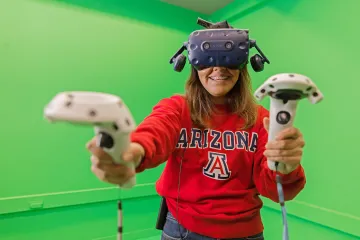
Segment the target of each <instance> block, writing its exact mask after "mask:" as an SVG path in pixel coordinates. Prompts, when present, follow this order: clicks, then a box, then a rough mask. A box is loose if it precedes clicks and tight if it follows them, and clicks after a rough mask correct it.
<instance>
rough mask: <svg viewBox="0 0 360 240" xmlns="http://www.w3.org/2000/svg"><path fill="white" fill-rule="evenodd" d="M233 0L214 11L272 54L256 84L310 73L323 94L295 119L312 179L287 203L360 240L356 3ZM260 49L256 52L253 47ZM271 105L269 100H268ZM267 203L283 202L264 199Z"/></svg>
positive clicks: (292, 210) (359, 6)
mask: <svg viewBox="0 0 360 240" xmlns="http://www.w3.org/2000/svg"><path fill="white" fill-rule="evenodd" d="M244 2H247V3H239V1H235V2H234V3H233V4H230V5H229V6H227V7H226V8H224V9H222V10H221V11H218V12H217V13H216V14H214V15H213V16H212V18H213V20H220V19H227V20H229V22H230V23H232V24H233V25H235V26H236V27H240V28H249V29H250V36H251V38H254V39H256V40H257V43H258V44H259V46H260V47H261V49H262V50H263V51H264V53H265V54H266V56H267V57H268V58H269V59H270V62H271V64H270V65H267V66H265V69H266V71H264V72H262V73H260V74H253V73H252V78H253V85H254V89H255V88H256V87H258V86H259V85H260V84H262V83H263V81H264V80H265V79H267V78H268V77H270V76H271V75H273V74H277V73H281V72H295V73H301V74H305V75H307V76H309V77H310V78H311V79H312V80H313V82H314V83H315V84H316V85H317V86H318V87H319V89H320V90H321V91H322V93H323V94H324V100H323V101H322V102H321V103H319V104H318V105H312V104H311V103H310V102H309V101H307V100H303V101H301V102H300V103H299V107H298V112H297V116H296V121H295V124H296V126H297V127H298V128H300V129H301V131H302V132H303V134H304V138H305V141H306V146H305V149H304V157H303V166H304V167H305V170H306V176H307V184H306V188H305V189H304V191H303V192H302V193H301V194H300V195H299V196H298V197H297V198H296V199H295V200H294V201H291V202H289V203H288V204H287V206H288V211H289V213H290V214H294V215H296V216H299V217H303V218H305V219H308V220H311V221H314V222H317V223H319V224H323V225H326V226H330V227H334V228H336V229H339V230H342V231H345V232H348V233H352V234H354V235H356V236H359V237H360V229H359V226H360V205H359V202H360V192H359V186H358V183H359V180H357V176H358V171H359V167H360V163H359V157H358V152H357V150H358V141H357V138H358V136H359V133H360V127H359V119H358V118H359V116H360V107H359V106H358V104H357V103H358V94H357V93H356V91H357V89H358V88H359V82H358V81H357V77H356V75H357V72H356V71H357V68H358V61H357V56H358V54H359V53H360V47H359V43H358V40H359V34H358V31H357V29H358V24H359V22H360V15H358V10H359V9H360V2H359V1H356V0H344V1H340V2H339V1H325V0H316V1H312V0H298V1H295V0H293V1H286V0H285V1H284V0H270V1H244ZM254 53H255V51H254ZM263 103H264V104H265V105H266V106H269V104H268V103H269V100H268V99H267V100H266V101H264V102H263ZM264 202H265V205H266V206H269V207H273V208H275V209H278V208H279V207H278V205H277V204H274V203H272V202H271V201H269V200H267V199H264Z"/></svg>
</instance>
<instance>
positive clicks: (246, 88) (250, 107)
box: [185, 66, 257, 129]
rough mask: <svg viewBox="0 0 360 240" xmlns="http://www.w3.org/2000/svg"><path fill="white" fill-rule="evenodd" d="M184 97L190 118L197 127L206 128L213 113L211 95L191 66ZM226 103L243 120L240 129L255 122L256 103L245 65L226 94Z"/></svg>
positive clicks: (248, 126)
mask: <svg viewBox="0 0 360 240" xmlns="http://www.w3.org/2000/svg"><path fill="white" fill-rule="evenodd" d="M185 97H186V101H187V104H188V106H189V108H190V114H191V119H192V121H193V123H194V124H195V125H196V126H198V127H199V128H207V127H211V126H209V124H208V122H209V120H210V119H211V116H212V115H213V114H214V109H215V108H214V107H215V106H214V103H213V102H212V101H211V95H210V94H209V93H208V92H207V90H206V89H205V88H204V87H203V85H202V84H201V82H200V79H199V76H198V73H197V70H196V69H195V68H194V67H193V66H191V73H190V76H189V78H188V80H187V82H186V85H185ZM226 104H227V107H228V109H229V110H230V111H231V113H233V114H236V115H238V116H239V117H240V118H242V119H243V120H244V124H243V126H242V127H241V129H248V128H250V127H252V126H253V125H254V124H255V122H256V117H257V104H256V101H255V98H254V96H253V95H252V87H251V80H250V76H249V73H248V71H247V67H246V66H245V67H244V68H242V69H241V70H240V74H239V79H238V81H237V82H236V84H235V85H234V87H233V88H232V89H231V90H230V91H229V92H228V93H227V95H226Z"/></svg>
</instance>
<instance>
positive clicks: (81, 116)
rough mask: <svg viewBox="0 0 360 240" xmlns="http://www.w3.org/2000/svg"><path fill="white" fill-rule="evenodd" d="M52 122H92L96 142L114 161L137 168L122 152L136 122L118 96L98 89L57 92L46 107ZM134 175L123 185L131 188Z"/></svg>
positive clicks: (48, 117) (45, 112) (83, 123)
mask: <svg viewBox="0 0 360 240" xmlns="http://www.w3.org/2000/svg"><path fill="white" fill-rule="evenodd" d="M44 115H45V118H46V119H48V120H49V121H50V122H68V123H71V124H81V125H91V126H93V127H94V131H95V134H96V136H97V141H96V144H97V146H98V147H101V148H102V149H103V150H104V151H105V152H107V153H108V154H109V155H110V156H111V157H112V158H113V160H114V162H115V163H118V164H124V165H127V166H128V167H130V168H132V169H134V168H135V166H134V165H133V164H129V163H125V162H124V161H122V159H121V154H122V152H123V151H124V150H126V149H127V147H128V145H129V143H130V139H129V135H130V133H131V132H132V131H133V130H134V129H135V127H136V124H135V121H134V119H133V117H132V115H131V113H130V111H129V109H128V108H127V106H126V105H125V103H124V102H123V101H122V99H120V98H119V97H117V96H114V95H111V94H107V93H98V92H83V91H74V92H61V93H59V94H57V95H56V96H55V97H54V98H53V99H52V100H51V101H50V103H49V104H48V105H47V106H46V107H45V110H44ZM135 184H136V178H135V176H134V177H132V178H131V179H129V181H127V182H126V183H124V184H123V185H121V186H120V187H121V188H132V187H133V186H134V185H135Z"/></svg>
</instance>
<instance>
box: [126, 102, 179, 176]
mask: <svg viewBox="0 0 360 240" xmlns="http://www.w3.org/2000/svg"><path fill="white" fill-rule="evenodd" d="M183 104H184V100H183V97H182V96H172V97H170V98H165V99H163V100H161V101H160V102H159V103H158V104H157V105H155V107H154V108H153V109H152V112H151V113H150V115H149V116H147V117H146V118H145V119H144V120H143V121H142V122H141V123H140V124H139V125H138V127H137V128H136V130H135V131H134V132H132V134H131V136H130V140H131V141H132V142H136V143H139V144H140V145H141V146H142V147H143V148H144V150H145V156H144V158H143V159H142V162H141V163H140V164H139V166H138V167H137V168H136V172H137V173H140V172H142V171H144V170H145V169H149V168H155V167H157V166H158V165H160V164H162V163H163V162H165V161H166V160H167V158H168V157H169V155H170V154H171V153H172V151H173V150H174V149H175V146H176V143H177V141H178V138H179V134H180V128H181V116H182V109H183V106H182V105H183Z"/></svg>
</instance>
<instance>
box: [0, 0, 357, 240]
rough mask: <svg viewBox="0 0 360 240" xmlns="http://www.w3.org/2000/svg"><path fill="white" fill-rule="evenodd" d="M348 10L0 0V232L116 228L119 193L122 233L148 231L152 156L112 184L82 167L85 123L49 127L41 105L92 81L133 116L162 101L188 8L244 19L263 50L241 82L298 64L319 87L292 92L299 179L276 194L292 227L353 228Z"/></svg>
mask: <svg viewBox="0 0 360 240" xmlns="http://www.w3.org/2000/svg"><path fill="white" fill-rule="evenodd" d="M358 8H359V3H357V2H356V1H355V0H354V1H350V0H345V1H342V2H341V4H339V3H337V2H335V1H334V2H328V1H324V0H319V1H316V3H314V2H313V1H310V0H299V1H294V0H293V1H280V0H277V1H276V0H273V1H234V3H232V4H231V5H229V6H228V7H226V8H224V9H222V10H220V11H218V12H216V13H215V14H213V15H212V16H208V17H207V16H203V15H201V14H198V13H194V12H191V11H188V10H185V9H181V8H176V7H174V6H171V5H167V4H164V3H162V2H161V1H140V0H133V1H130V0H126V1H124V0H123V1H121V3H120V2H119V1H115V0H111V1H105V2H104V1H100V0H64V1H52V0H50V1H45V0H12V1H1V2H0V64H1V65H0V66H1V67H0V81H1V88H0V100H1V107H2V114H1V123H2V124H1V125H0V133H1V136H2V138H1V140H0V146H1V148H0V153H1V156H2V158H1V160H0V239H4V240H13V239H24V236H26V237H25V238H26V239H30V240H32V239H93V240H95V239H97V240H99V239H102V240H103V239H115V230H116V200H117V199H119V198H122V199H125V200H124V209H126V211H125V213H124V214H125V220H124V221H125V222H124V232H125V238H126V239H138V238H146V237H148V236H151V235H156V237H155V238H158V234H159V232H158V231H155V230H154V225H155V219H156V214H157V210H158V204H159V198H158V197H157V196H156V194H155V190H154V182H155V181H156V179H157V178H158V176H159V174H160V173H161V170H162V166H161V167H159V168H157V169H152V170H149V171H146V172H144V173H142V174H140V175H138V186H137V187H135V188H134V189H132V190H130V191H120V190H119V189H118V188H116V187H114V186H112V185H109V184H106V183H102V182H100V181H98V180H97V179H96V178H95V177H94V176H93V174H92V173H91V171H90V161H89V157H90V156H89V154H88V152H87V151H86V149H85V143H86V142H87V141H88V140H89V139H90V138H91V137H92V136H93V130H92V128H91V127H79V126H72V125H67V124H56V125H54V124H50V123H47V122H46V121H45V120H44V118H43V116H42V113H43V108H44V106H45V105H46V104H47V103H48V101H50V99H51V98H52V97H53V96H54V95H55V94H56V93H58V92H60V91H68V90H85V91H101V92H108V93H113V94H116V95H118V96H120V97H121V98H122V99H123V100H124V101H125V103H126V104H127V105H128V107H129V108H130V109H131V111H132V113H133V115H134V118H135V121H136V122H137V123H140V122H141V120H142V119H143V118H144V117H145V116H146V115H147V114H148V113H150V111H151V108H152V107H153V106H154V105H155V104H156V103H157V102H158V101H159V100H160V99H161V98H163V97H168V96H170V95H172V94H174V93H179V92H183V85H184V82H185V80H186V77H187V74H188V70H187V69H188V68H185V69H186V70H184V71H183V72H182V73H176V72H174V71H173V70H172V66H171V65H170V64H169V63H168V60H169V59H170V57H171V56H172V55H173V54H174V53H175V51H176V50H177V49H178V48H179V47H180V46H181V44H182V43H183V42H184V41H185V40H186V38H187V35H188V33H189V32H190V31H192V30H194V29H197V28H198V27H199V26H197V25H196V18H197V17H199V16H200V17H204V18H208V19H211V20H213V21H218V20H224V19H227V20H229V22H230V23H231V24H232V25H234V26H236V27H243V28H249V29H250V33H251V37H252V38H254V39H256V40H257V42H258V44H259V46H260V47H261V48H262V50H264V52H265V54H266V55H267V56H268V57H269V59H270V61H271V65H267V66H266V68H265V71H264V72H262V73H257V74H255V73H251V75H252V77H253V85H254V89H255V88H256V87H257V86H259V85H260V84H261V83H262V82H263V81H264V80H265V79H266V78H267V77H269V76H271V75H272V74H276V73H279V72H299V73H303V74H306V75H308V76H309V77H310V78H311V79H312V80H313V81H314V82H315V83H316V84H317V85H318V86H319V88H320V90H321V91H322V92H323V93H324V95H325V98H324V101H323V102H322V103H320V104H318V105H311V104H310V103H309V102H306V100H304V101H302V102H301V103H299V110H298V116H297V119H296V125H297V126H298V127H299V128H301V130H302V132H303V133H304V136H305V140H306V148H305V153H304V161H303V165H304V167H305V169H306V174H307V178H308V183H307V186H306V189H305V190H304V191H303V192H302V193H301V194H300V195H299V196H298V197H297V198H296V199H295V200H294V201H292V202H289V203H287V206H288V212H289V213H290V216H289V218H290V220H289V221H290V230H291V234H292V235H291V237H292V239H295V240H296V239H304V238H310V237H312V236H317V237H318V238H319V239H321V238H323V239H331V240H332V239H333V240H348V239H349V240H350V239H358V238H357V237H356V236H358V237H359V236H360V232H359V230H358V228H356V227H357V226H359V224H360V208H359V204H358V202H359V201H360V195H359V193H358V189H359V188H358V186H357V182H356V178H355V176H356V171H357V166H358V163H357V162H358V157H357V155H356V147H357V145H356V144H357V142H356V139H355V137H356V136H358V134H359V132H360V131H359V130H358V129H359V127H358V126H357V123H358V120H357V116H358V115H359V110H357V109H358V108H357V107H356V99H355V97H356V93H355V89H356V87H357V82H356V74H355V72H353V71H352V69H356V66H355V64H357V62H356V59H355V57H356V54H355V52H354V51H357V52H359V48H358V47H357V45H356V42H355V41H356V39H357V34H356V32H355V31H354V29H356V27H357V23H358V22H360V17H358V16H357V15H356V9H358ZM347 44H349V45H347ZM350 44H352V45H353V46H352V47H350ZM251 53H255V52H254V51H252V52H251ZM160 87H161V88H162V89H161V88H160ZM268 103H269V101H268V99H266V100H265V101H264V102H263V103H262V104H264V105H265V106H268ZM349 115H351V117H348V116H349ZM347 117H348V118H347ZM346 126H349V127H350V126H351V127H350V129H349V127H348V128H345V127H346ZM344 129H346V130H344ZM264 203H265V207H264V209H263V210H262V212H263V218H264V224H265V233H266V237H267V240H272V239H274V240H275V239H280V238H281V232H282V229H281V215H280V213H279V212H278V209H279V206H278V205H277V204H273V203H271V202H270V201H268V200H266V199H264ZM299 217H300V218H301V219H300V218H299ZM302 219H305V220H302ZM330 228H333V229H332V230H331V229H330ZM339 231H342V232H339Z"/></svg>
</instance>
